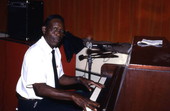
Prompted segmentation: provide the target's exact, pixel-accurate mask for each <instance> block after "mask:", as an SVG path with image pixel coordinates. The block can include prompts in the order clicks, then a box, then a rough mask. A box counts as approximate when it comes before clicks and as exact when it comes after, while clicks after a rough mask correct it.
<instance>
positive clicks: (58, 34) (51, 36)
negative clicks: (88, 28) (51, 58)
mask: <svg viewBox="0 0 170 111" xmlns="http://www.w3.org/2000/svg"><path fill="white" fill-rule="evenodd" d="M42 32H43V35H44V38H45V40H46V41H47V43H48V44H49V45H50V47H51V48H54V47H57V46H58V45H59V43H60V41H61V39H62V37H63V36H64V19H63V18H62V17H61V16H60V15H51V16H49V17H47V19H46V20H45V22H44V25H43V27H42Z"/></svg>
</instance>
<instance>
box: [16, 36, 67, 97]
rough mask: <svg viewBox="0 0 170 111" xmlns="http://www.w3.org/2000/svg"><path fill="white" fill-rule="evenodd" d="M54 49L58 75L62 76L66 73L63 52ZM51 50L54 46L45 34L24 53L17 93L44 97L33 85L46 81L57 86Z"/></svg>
mask: <svg viewBox="0 0 170 111" xmlns="http://www.w3.org/2000/svg"><path fill="white" fill-rule="evenodd" d="M54 50H55V58H56V67H57V72H58V77H59V78H60V77H61V76H62V75H63V74H64V72H63V68H62V63H61V53H60V51H59V49H58V48H54ZM51 52H52V48H51V47H50V46H49V45H48V44H47V42H46V40H45V39H44V37H43V36H42V37H41V38H40V40H38V41H37V42H36V43H35V44H34V45H32V46H31V47H29V49H28V50H27V51H26V53H25V55H24V59H23V64H22V69H21V76H20V78H19V80H18V83H17V86H16V91H17V93H19V94H20V95H21V96H23V97H25V98H27V99H42V98H41V97H38V96H36V94H35V92H34V89H33V86H32V85H33V84H34V83H46V84H47V85H49V86H51V87H55V83H54V72H53V66H52V53H51Z"/></svg>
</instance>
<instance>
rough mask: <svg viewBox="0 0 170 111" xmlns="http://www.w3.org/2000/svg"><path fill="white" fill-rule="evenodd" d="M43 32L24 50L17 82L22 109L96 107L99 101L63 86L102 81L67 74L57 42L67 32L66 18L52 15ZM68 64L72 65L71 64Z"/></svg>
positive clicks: (77, 110)
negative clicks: (65, 30)
mask: <svg viewBox="0 0 170 111" xmlns="http://www.w3.org/2000/svg"><path fill="white" fill-rule="evenodd" d="M42 32H43V36H42V37H41V38H40V39H39V40H38V41H37V42H36V43H35V44H33V45H32V46H31V47H30V48H29V49H28V50H27V51H26V53H25V56H24V59H23V64H22V70H21V76H20V78H19V80H18V83H17V86H16V92H17V95H18V110H19V111H82V110H85V111H86V107H89V108H90V109H92V110H94V111H96V109H97V107H99V106H100V105H99V104H98V103H96V102H94V101H91V100H89V99H88V98H86V97H84V96H82V95H80V94H78V93H75V92H73V91H72V92H71V91H66V90H63V89H61V86H67V85H73V84H82V85H84V86H86V87H87V89H89V91H91V90H92V89H91V87H90V85H95V86H97V87H100V88H102V87H103V85H101V84H99V83H96V82H93V81H91V80H88V79H85V78H82V77H71V76H67V75H65V74H64V72H63V68H62V64H61V54H60V51H59V49H58V46H59V44H60V42H61V40H62V37H63V36H64V19H63V18H62V17H61V16H60V15H51V16H49V17H48V18H47V19H46V20H45V22H44V25H43V27H42ZM68 67H69V66H68Z"/></svg>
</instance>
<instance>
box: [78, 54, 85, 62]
mask: <svg viewBox="0 0 170 111" xmlns="http://www.w3.org/2000/svg"><path fill="white" fill-rule="evenodd" d="M86 58H87V56H84V55H80V56H79V60H80V61H82V60H83V59H86Z"/></svg>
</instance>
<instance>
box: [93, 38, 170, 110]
mask: <svg viewBox="0 0 170 111" xmlns="http://www.w3.org/2000/svg"><path fill="white" fill-rule="evenodd" d="M142 39H149V40H162V41H163V45H162V46H160V47H155V46H145V47H142V46H138V44H137V42H138V41H141V40H142ZM101 74H102V75H104V76H107V78H108V80H109V82H107V85H106V88H104V89H102V90H104V91H101V92H103V93H100V95H99V97H98V98H97V100H96V101H97V102H99V103H100V104H101V107H100V108H99V109H98V111H170V43H169V41H168V40H166V39H165V38H163V37H145V36H138V37H134V40H133V43H132V51H131V53H130V54H129V57H128V60H127V64H126V65H116V64H104V65H103V66H102V67H101Z"/></svg>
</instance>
